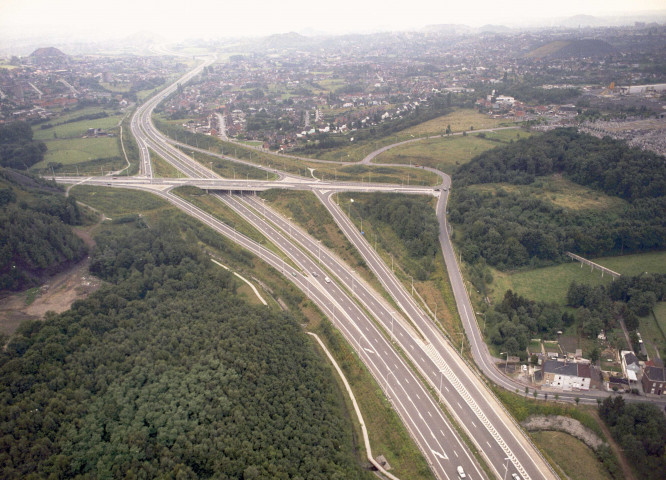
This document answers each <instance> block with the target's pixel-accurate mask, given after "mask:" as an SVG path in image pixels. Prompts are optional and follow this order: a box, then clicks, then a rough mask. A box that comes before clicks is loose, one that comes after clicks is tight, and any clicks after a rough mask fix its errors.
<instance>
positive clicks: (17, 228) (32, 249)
mask: <svg viewBox="0 0 666 480" xmlns="http://www.w3.org/2000/svg"><path fill="white" fill-rule="evenodd" d="M81 221H82V214H81V212H80V211H79V208H78V206H77V204H76V201H75V200H74V198H73V197H69V198H65V196H64V194H63V192H62V190H60V189H59V188H57V187H56V186H54V185H53V184H51V183H50V182H46V181H44V180H41V179H39V178H37V177H32V176H30V175H26V174H24V173H21V172H17V171H13V170H11V169H5V168H0V292H2V291H3V290H20V289H23V288H27V287H30V286H33V285H37V284H39V283H40V282H41V281H43V280H44V279H45V278H46V277H47V276H49V275H52V274H54V273H56V272H58V271H60V270H61V269H63V268H65V267H66V266H67V265H70V264H71V263H73V262H76V261H78V260H80V259H81V258H83V256H84V255H85V254H86V253H87V249H86V247H85V245H84V244H83V241H82V240H81V239H80V238H79V237H77V236H76V235H75V234H74V233H73V231H72V229H71V228H70V226H71V225H77V224H80V223H81Z"/></svg>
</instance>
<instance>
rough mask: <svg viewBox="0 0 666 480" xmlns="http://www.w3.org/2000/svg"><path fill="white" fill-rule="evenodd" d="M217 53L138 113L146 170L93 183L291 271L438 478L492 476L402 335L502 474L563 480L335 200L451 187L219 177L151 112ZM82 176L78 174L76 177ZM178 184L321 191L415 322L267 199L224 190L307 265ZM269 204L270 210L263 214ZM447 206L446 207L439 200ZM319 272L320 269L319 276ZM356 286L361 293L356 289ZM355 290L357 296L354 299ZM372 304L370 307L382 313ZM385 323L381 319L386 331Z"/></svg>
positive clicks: (443, 196) (442, 194)
mask: <svg viewBox="0 0 666 480" xmlns="http://www.w3.org/2000/svg"><path fill="white" fill-rule="evenodd" d="M212 61H213V60H212V59H209V60H207V62H206V63H203V64H201V65H200V66H199V67H197V69H195V70H193V71H192V72H189V73H188V74H186V75H184V76H183V77H181V78H180V79H179V80H178V82H176V83H175V84H174V85H172V86H171V87H168V88H167V89H166V90H165V91H163V92H161V93H159V94H158V95H156V96H155V97H153V98H152V99H150V100H149V101H147V102H146V103H145V104H144V105H142V106H141V107H140V108H139V109H138V110H137V112H136V114H135V115H134V116H133V118H132V122H131V125H132V132H133V134H134V135H135V136H136V138H137V142H138V144H139V146H140V152H141V157H142V158H141V159H142V162H141V163H142V165H144V166H143V168H142V174H143V175H142V177H143V178H128V177H117V178H109V177H97V178H89V179H84V181H85V182H86V183H92V184H100V183H101V184H105V185H110V184H111V185H114V186H116V185H117V186H127V187H130V188H141V189H151V191H153V192H155V193H157V194H158V195H161V196H163V197H164V198H166V199H167V200H169V201H170V202H171V203H173V204H174V205H177V206H178V207H179V208H181V209H183V210H185V211H186V212H188V213H189V214H191V215H193V216H195V217H196V218H198V219H200V220H201V221H203V222H204V223H206V224H207V225H209V226H211V227H212V228H215V229H216V230H217V231H219V232H220V233H222V234H224V235H226V236H227V237H228V238H231V239H232V240H234V241H236V242H237V243H239V244H241V245H242V246H244V247H245V248H247V249H248V250H250V251H251V252H253V253H255V254H256V255H258V256H259V257H260V258H262V259H263V260H264V261H266V262H267V263H269V264H270V265H272V266H273V267H274V268H276V269H278V270H281V271H283V273H284V274H285V277H286V278H288V279H289V280H290V281H292V282H294V283H295V284H296V285H297V286H298V287H299V288H300V289H301V290H303V291H304V292H305V293H306V294H307V295H308V296H309V297H310V298H311V299H312V300H313V301H314V302H315V303H316V304H317V305H318V306H319V307H320V308H321V309H322V311H323V312H324V313H325V314H326V315H328V316H329V317H330V318H331V320H332V321H333V323H334V324H335V325H336V326H337V327H338V328H339V329H340V331H341V332H342V333H343V335H345V337H346V338H347V340H348V341H349V342H350V344H351V345H353V346H354V348H355V349H356V351H357V353H358V355H359V357H360V358H361V360H362V361H363V362H364V363H365V364H366V365H367V366H368V368H369V370H370V371H371V373H372V374H373V375H374V376H375V378H376V379H377V381H378V383H379V384H380V386H381V387H382V389H383V390H384V391H385V392H386V394H387V396H388V397H389V398H390V399H391V401H392V403H393V405H394V407H395V409H396V411H397V412H398V413H399V414H400V416H401V418H402V419H403V421H404V422H405V424H406V426H407V428H408V430H409V431H410V433H411V435H412V437H413V438H414V439H415V440H416V442H417V444H418V445H419V447H420V448H421V450H422V451H423V453H424V455H425V457H426V459H427V460H428V462H429V463H430V465H431V468H432V469H433V471H434V472H435V474H436V476H437V477H438V478H455V476H456V475H455V467H456V466H457V465H463V467H464V468H465V470H466V471H467V472H468V473H470V478H484V475H483V473H482V471H481V470H480V469H479V468H478V466H477V465H476V462H475V461H474V460H473V459H472V458H471V457H470V456H469V454H468V453H467V448H466V447H464V446H463V443H462V442H461V440H460V438H459V437H458V435H457V434H456V433H455V432H454V430H453V429H452V428H451V427H450V425H449V423H448V421H447V419H446V417H445V416H444V414H443V412H442V411H441V409H440V408H439V407H438V406H437V404H436V402H435V400H434V399H433V397H432V395H431V394H430V393H429V392H428V390H427V389H426V387H425V386H424V385H423V384H422V383H421V381H420V380H419V379H418V378H417V377H416V376H415V375H414V373H413V372H412V371H411V369H410V368H409V367H408V366H407V365H406V363H405V362H404V361H403V360H402V357H401V356H400V354H399V352H397V351H396V349H395V348H394V346H393V342H395V344H396V345H398V346H399V347H400V349H401V350H402V351H403V352H404V354H405V355H407V356H408V358H409V359H410V361H411V362H412V363H413V364H414V366H415V367H416V368H417V369H418V371H419V373H420V374H421V375H422V376H423V377H424V378H425V379H426V380H427V382H428V384H429V387H430V388H431V389H432V390H435V391H436V392H437V394H438V395H439V396H440V398H441V400H442V401H443V402H444V403H445V404H446V405H447V408H448V410H449V412H451V414H452V415H453V416H454V417H455V418H456V419H457V420H458V423H459V424H460V425H462V427H463V428H464V429H465V430H466V432H467V434H468V435H469V437H470V438H471V439H472V441H473V442H474V443H475V444H476V446H477V448H478V449H479V450H480V451H481V452H482V455H484V456H485V458H486V459H487V463H488V464H489V465H490V467H491V468H492V469H493V470H494V474H495V475H496V476H497V477H499V478H501V477H503V476H504V475H505V474H506V473H517V474H518V475H520V477H521V478H525V479H529V478H534V479H536V478H548V479H550V478H556V476H555V475H554V473H553V472H552V471H551V470H550V469H549V467H548V465H547V464H546V463H545V462H544V461H543V460H542V459H541V457H540V456H539V454H538V452H537V450H536V449H535V448H534V447H533V446H532V445H531V444H530V443H529V441H528V440H527V438H526V437H525V436H524V434H523V433H522V431H521V430H520V429H519V428H517V426H516V425H515V424H514V423H513V420H512V419H511V418H510V417H509V416H508V415H507V414H506V413H505V412H504V411H503V410H502V408H501V406H500V404H499V402H497V400H496V399H494V397H492V395H491V394H490V392H489V390H488V389H487V388H486V387H485V386H484V385H483V384H482V382H481V381H480V380H479V379H478V378H477V377H476V376H475V374H474V372H473V370H472V369H471V368H470V367H469V366H468V365H466V364H465V363H464V362H463V361H462V359H461V358H460V357H459V356H458V355H457V353H456V352H455V350H454V349H453V348H452V347H451V345H450V344H449V343H448V342H447V341H446V340H445V338H444V337H443V335H442V334H441V332H439V331H438V330H437V328H436V327H435V326H434V324H433V323H432V321H431V320H430V319H429V318H428V317H427V315H426V314H425V313H424V312H423V311H422V310H421V309H420V307H419V306H418V305H417V304H416V303H415V302H414V300H413V299H412V297H411V296H410V295H409V294H408V293H407V292H406V290H405V289H404V287H403V286H402V285H401V284H400V282H399V281H398V280H397V278H395V276H394V275H393V274H392V272H390V270H389V269H388V267H387V266H386V265H385V264H384V263H383V262H382V261H381V259H380V258H379V256H378V255H376V252H374V251H373V250H372V249H371V248H370V246H369V245H368V244H367V242H366V241H365V239H364V238H363V237H362V236H361V235H360V233H359V232H358V230H357V229H356V228H355V227H354V226H353V224H351V222H350V221H349V219H348V218H347V217H346V216H345V215H344V214H343V213H342V212H341V211H340V209H339V208H337V207H336V206H335V205H334V204H333V202H332V201H331V195H332V194H333V193H334V192H335V191H349V190H352V191H398V192H404V193H414V194H430V195H435V196H438V197H439V201H438V205H444V208H445V204H446V198H447V196H448V192H446V191H443V190H439V189H435V188H432V187H401V186H399V185H380V186H376V185H369V184H367V183H365V184H360V183H354V182H348V183H337V182H330V181H329V182H319V181H317V180H316V179H304V178H302V177H293V176H287V175H282V176H281V177H280V179H279V180H277V181H272V182H263V181H257V180H246V181H239V180H236V181H229V180H224V179H220V178H219V177H217V175H216V174H215V173H214V172H212V171H211V170H209V169H207V168H205V167H203V166H201V165H200V164H198V163H197V162H195V161H194V160H192V159H191V158H190V157H188V156H187V155H185V154H184V153H183V152H182V151H180V150H178V149H177V148H175V147H173V146H172V145H170V144H169V143H168V142H167V141H166V139H165V138H164V137H163V136H162V135H161V134H160V133H159V132H158V131H157V130H156V129H155V127H154V125H153V124H152V122H151V119H150V112H152V110H153V109H154V108H155V106H156V105H157V104H158V103H159V102H160V101H162V100H163V99H164V98H165V97H166V96H167V95H168V94H169V93H170V92H171V91H173V89H175V88H176V85H177V83H180V82H185V81H187V80H189V79H190V78H192V77H193V76H194V75H196V74H197V73H198V71H200V70H201V68H203V66H204V65H206V64H210V63H209V62H212ZM149 148H150V149H152V150H154V151H155V152H156V153H157V154H159V155H160V156H162V157H163V158H164V159H165V160H166V161H168V162H169V163H171V164H172V165H174V166H175V167H176V168H178V169H179V170H180V171H181V172H183V173H184V174H185V175H188V176H190V177H194V178H191V179H177V180H174V179H154V178H152V171H151V169H150V158H149V154H148V153H149V152H148V149H149ZM188 148H189V147H188ZM58 180H59V181H63V182H67V181H70V182H71V181H73V179H72V178H71V177H70V178H67V177H62V178H59V179H58ZM81 180H82V179H81V178H78V179H76V180H75V181H76V182H78V181H81ZM449 181H450V180H449ZM179 182H180V183H179ZM187 182H189V183H187ZM178 184H195V185H197V186H200V187H201V188H210V189H213V190H226V191H243V190H246V191H257V190H261V189H265V188H298V189H308V190H313V191H314V192H315V193H316V194H317V195H318V196H319V198H320V199H321V200H322V201H323V202H324V204H325V205H326V206H327V208H328V209H329V211H330V212H331V214H332V215H333V218H334V219H335V221H336V222H337V223H338V225H340V227H341V228H342V230H343V232H344V233H345V234H346V235H347V237H348V238H349V239H350V240H351V241H352V243H353V244H354V245H355V246H356V247H357V248H358V249H359V251H360V252H361V254H362V255H363V256H364V258H365V260H366V262H367V263H368V265H369V267H370V268H371V269H372V270H373V272H374V273H375V275H376V276H377V278H378V279H379V280H380V282H381V283H382V285H384V288H385V289H386V290H387V291H388V292H389V293H390V295H391V296H392V297H393V298H394V299H395V301H396V302H397V304H398V305H399V307H400V309H401V310H402V311H403V313H404V314H405V316H406V317H407V318H408V319H409V321H407V320H406V319H405V318H404V317H403V316H402V315H401V314H399V313H398V312H396V311H394V309H392V308H391V307H390V306H389V305H387V303H386V302H385V300H384V299H383V298H382V297H381V296H380V295H379V294H378V293H377V292H375V291H373V289H371V288H370V287H369V286H367V285H366V284H365V282H363V281H362V280H361V279H360V278H358V277H357V276H356V275H355V274H354V273H353V272H352V271H351V270H350V269H349V267H348V266H346V265H344V263H343V262H341V261H340V260H339V259H337V258H336V257H335V256H334V255H333V254H332V253H331V252H328V250H327V249H325V248H322V247H321V245H320V244H319V243H318V242H316V241H315V240H314V239H313V238H311V237H309V235H307V234H305V233H304V232H302V231H301V230H300V229H298V228H294V226H293V225H291V224H289V223H288V222H287V223H286V224H285V223H284V222H285V221H286V220H285V219H281V217H280V216H279V215H277V214H275V212H273V211H272V210H271V209H270V208H266V207H265V205H262V206H260V205H259V204H258V203H257V202H258V201H257V200H256V198H254V197H243V198H238V197H236V196H230V195H222V194H218V196H219V197H220V198H221V200H223V201H225V203H227V204H228V205H230V206H232V208H234V209H235V210H236V211H237V212H239V213H240V214H241V215H243V217H244V218H245V219H246V220H247V221H248V222H249V223H250V224H252V225H253V226H255V228H257V229H259V230H260V231H262V232H263V233H264V235H266V236H267V238H270V239H271V241H273V242H274V243H275V244H276V245H277V246H278V247H279V248H280V249H281V250H282V251H283V252H285V253H286V254H287V255H288V256H289V258H290V260H291V261H293V262H294V263H295V264H296V265H297V266H298V268H299V269H300V270H296V269H293V268H292V267H289V265H288V264H286V262H285V261H284V259H282V258H280V257H278V256H277V255H275V254H274V253H272V252H270V251H268V250H266V249H265V248H263V247H261V246H260V245H257V244H256V243H254V242H252V241H251V240H249V239H247V238H245V237H243V236H242V235H240V234H238V233H237V232H235V231H232V230H231V229H230V227H228V226H225V225H224V224H222V223H221V222H219V221H217V220H215V219H214V218H212V216H210V215H207V214H205V213H204V212H202V211H200V210H198V209H196V208H195V207H193V206H192V205H190V204H188V203H187V202H185V201H183V200H182V199H180V198H178V197H176V196H175V195H173V194H171V193H169V192H168V189H170V188H172V187H173V186H175V185H178ZM260 210H263V212H262V213H263V214H260V213H259V211H260ZM438 211H439V212H442V211H443V210H441V208H440V207H438ZM442 216H443V215H442ZM443 228H445V226H444V227H443ZM447 238H448V236H447ZM449 244H450V242H449ZM322 254H323V255H322ZM445 258H446V257H445ZM454 264H455V259H454ZM447 265H448V259H447ZM313 272H315V273H317V276H315V275H314V274H313ZM326 276H330V277H331V278H333V281H332V282H330V283H329V282H325V280H324V278H325V277H326ZM348 292H352V293H351V295H350V294H349V293H348ZM352 296H353V297H354V298H355V300H353V299H352V298H351V297H352ZM456 299H458V297H456ZM361 307H362V308H361ZM365 311H367V312H369V313H370V315H371V317H373V318H374V321H373V319H372V318H370V317H368V316H367V315H366V313H365ZM461 317H462V312H461ZM376 322H377V323H376ZM410 322H411V323H410ZM378 324H379V325H381V329H383V332H382V330H381V329H380V327H379V325H378ZM412 325H413V326H412ZM391 340H392V341H393V342H392V341H391ZM391 377H392V378H393V379H391Z"/></svg>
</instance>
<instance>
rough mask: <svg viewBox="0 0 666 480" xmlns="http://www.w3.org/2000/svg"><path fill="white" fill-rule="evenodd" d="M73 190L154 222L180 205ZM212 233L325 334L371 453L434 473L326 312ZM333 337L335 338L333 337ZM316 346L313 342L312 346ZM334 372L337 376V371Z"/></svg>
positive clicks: (111, 210) (225, 259) (270, 297)
mask: <svg viewBox="0 0 666 480" xmlns="http://www.w3.org/2000/svg"><path fill="white" fill-rule="evenodd" d="M72 191H73V193H74V194H75V195H76V197H77V198H78V199H79V200H80V201H82V202H84V203H86V204H88V205H91V206H92V207H94V208H96V209H98V210H100V211H102V212H104V213H105V214H106V215H108V216H109V217H112V218H113V217H122V216H125V215H133V214H141V215H142V216H143V217H144V218H145V219H146V221H147V222H148V224H150V223H152V222H155V221H157V219H158V218H159V216H161V215H174V214H178V211H177V209H175V208H174V207H171V206H170V205H169V204H168V203H167V202H165V201H163V200H161V199H159V198H158V197H155V196H153V195H151V194H149V193H147V192H141V191H136V190H122V189H108V188H99V187H89V186H83V185H82V186H76V187H74V188H73V189H72ZM183 196H184V197H189V198H188V199H191V197H192V196H194V195H191V194H190V195H187V194H186V195H183ZM199 200H200V202H199V203H200V205H199V206H201V207H206V208H205V209H206V210H210V211H211V212H215V213H216V216H218V217H220V218H221V219H224V218H226V222H227V223H230V224H232V225H234V226H235V228H236V229H237V230H238V231H239V232H240V233H243V234H245V235H248V236H250V237H252V238H255V240H257V241H261V238H263V237H260V235H261V234H259V233H258V232H257V231H256V230H254V229H253V227H251V226H250V225H248V224H247V223H245V222H244V221H243V220H242V219H240V217H237V216H235V214H234V213H233V212H231V211H230V210H229V209H228V208H227V207H226V206H224V205H223V204H222V203H221V202H219V201H217V200H215V199H214V198H213V197H212V196H208V195H205V196H200V198H199ZM223 221H224V220H223ZM210 238H217V239H218V240H216V241H212V240H211V241H210V243H208V244H206V245H203V246H204V247H205V248H206V250H208V251H209V252H211V253H212V254H213V256H214V257H215V258H217V259H218V260H220V262H221V263H223V264H225V265H227V266H229V267H230V268H232V270H234V271H237V272H239V273H240V274H241V275H243V276H244V277H245V278H247V279H249V280H250V281H252V282H253V283H254V284H255V285H256V286H257V288H258V289H259V290H260V291H261V293H262V296H263V297H264V298H265V299H266V300H267V301H268V303H269V306H270V308H288V309H289V310H290V311H291V312H292V314H293V315H295V316H296V317H297V318H299V319H300V321H301V323H303V324H304V325H305V328H306V329H307V330H310V331H313V332H315V333H318V334H319V335H320V337H322V339H323V340H324V342H325V343H326V344H327V346H328V348H329V349H330V350H331V352H332V354H333V355H334V357H335V358H336V361H337V362H338V363H339V364H340V366H341V368H342V369H343V371H344V372H345V375H346V376H347V380H348V381H349V383H350V385H351V388H352V390H353V391H354V394H355V396H356V399H357V402H358V404H359V408H360V409H361V412H362V414H363V417H364V421H365V424H366V428H367V429H368V435H369V438H370V443H371V446H372V448H373V454H374V455H375V456H376V455H380V454H381V455H384V456H385V457H386V458H387V460H388V462H389V463H390V464H391V466H392V467H393V470H392V471H391V472H392V473H394V474H395V475H396V476H398V477H399V478H410V479H417V480H420V479H423V480H430V479H432V478H434V476H433V475H432V473H431V472H430V470H429V468H428V465H427V463H426V461H425V459H424V458H423V456H422V455H421V453H420V451H419V450H418V448H417V447H416V445H415V444H414V443H413V441H412V440H411V438H410V437H409V434H408V432H407V430H406V429H405V427H404V425H403V424H402V422H401V421H400V419H399V417H398V416H397V414H396V413H395V411H394V410H393V409H392V408H391V405H390V404H389V402H388V401H387V399H386V398H385V397H384V395H383V393H382V391H381V389H380V387H379V385H378V384H377V383H376V382H375V380H374V378H373V377H372V376H371V375H370V373H369V372H368V371H367V369H366V368H365V366H364V365H363V364H362V363H361V361H360V360H359V359H358V357H357V356H356V354H355V353H354V352H353V350H352V349H351V347H350V346H349V345H348V344H347V343H346V342H345V341H344V340H343V339H342V337H341V336H340V334H339V333H337V332H335V331H333V332H331V331H330V329H328V328H326V327H325V326H323V325H322V320H323V319H324V318H325V317H324V316H323V315H322V314H321V312H320V311H319V310H318V308H317V307H316V306H315V305H314V304H313V303H312V302H310V301H309V300H307V299H306V298H305V297H304V296H303V294H302V293H301V292H300V291H298V290H297V289H296V288H295V287H294V286H293V285H292V284H291V283H290V282H285V281H284V277H283V276H282V275H280V274H279V272H277V271H276V270H275V269H273V268H271V267H269V266H267V265H266V264H265V263H264V262H262V261H260V260H258V259H257V258H255V257H252V256H251V255H250V254H248V253H247V252H244V251H243V250H241V249H240V248H239V247H236V246H234V245H232V244H231V243H230V242H228V241H226V240H221V239H220V236H219V235H216V234H214V233H213V234H212V236H211V237H210ZM238 286H239V292H241V294H242V295H247V296H248V300H251V301H253V302H254V301H258V300H253V298H254V299H256V297H255V296H254V293H252V292H251V290H250V289H249V287H247V290H248V291H247V292H245V291H244V288H246V287H244V282H240V281H238ZM332 338H333V340H331V339H332ZM313 348H315V347H314V346H313ZM331 373H332V375H334V376H335V373H334V372H333V371H332V372H331ZM334 378H335V379H336V382H338V384H339V385H340V388H341V393H340V394H341V395H343V396H344V398H345V403H346V404H347V410H348V414H349V415H350V416H351V417H352V419H353V421H354V425H355V438H356V440H357V443H358V444H359V445H358V447H359V456H361V455H362V453H361V452H362V451H363V450H364V449H363V446H362V441H361V438H362V437H361V430H360V426H359V425H358V424H357V423H356V417H355V416H354V415H353V410H352V409H351V408H352V407H351V404H350V402H349V400H348V397H347V396H346V395H344V394H343V393H342V392H343V391H342V385H341V382H340V381H339V380H338V379H337V377H334ZM359 460H360V461H362V462H363V461H365V458H364V457H363V458H359Z"/></svg>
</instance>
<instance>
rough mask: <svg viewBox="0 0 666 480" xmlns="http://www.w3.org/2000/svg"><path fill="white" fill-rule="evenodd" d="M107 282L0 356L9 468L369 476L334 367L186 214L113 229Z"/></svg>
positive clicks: (70, 473)
mask: <svg viewBox="0 0 666 480" xmlns="http://www.w3.org/2000/svg"><path fill="white" fill-rule="evenodd" d="M96 241H97V246H96V248H95V250H94V252H93V254H92V269H93V271H94V272H95V273H96V274H97V275H99V276H101V277H102V278H103V279H105V280H107V282H108V283H107V284H106V285H105V286H103V287H102V289H100V290H99V291H97V292H96V293H94V294H92V295H91V296H90V297H88V298H87V299H86V300H83V301H78V302H76V303H75V304H74V305H73V306H72V308H71V310H70V311H68V312H64V313H62V314H60V315H47V318H46V320H45V321H44V322H27V323H23V324H22V325H21V326H20V327H19V329H18V331H17V334H16V335H15V336H14V337H13V338H11V340H10V341H9V343H8V345H7V348H6V350H5V351H2V352H0V372H1V373H0V381H1V382H2V383H1V387H0V397H1V398H2V402H1V403H0V425H1V428H0V432H1V433H0V469H1V470H0V472H1V473H0V476H1V477H2V478H26V477H28V476H30V475H36V476H38V477H40V478H41V477H49V478H72V477H81V478H137V477H141V478H219V479H239V480H240V479H257V478H260V479H287V478H291V479H343V478H363V477H364V475H365V474H364V472H363V470H362V469H361V466H360V465H359V462H358V460H357V456H356V454H355V451H354V447H353V439H352V433H351V431H352V430H351V424H350V420H349V418H348V416H347V414H346V411H345V409H344V406H343V403H342V399H341V397H340V392H339V391H338V390H336V388H335V386H334V385H335V383H334V382H331V372H330V369H329V367H328V366H327V365H326V364H325V363H324V361H323V360H322V359H321V358H320V357H319V356H318V355H317V354H316V353H315V351H314V349H313V348H312V346H311V344H310V343H309V340H308V339H307V338H306V335H304V334H303V333H302V330H301V328H300V326H299V324H298V323H297V321H296V320H295V319H294V318H293V317H292V316H291V315H290V314H288V313H281V312H276V311H273V310H271V309H267V308H266V307H263V306H251V305H249V304H247V303H245V302H244V301H243V300H241V299H239V297H237V296H236V294H235V284H234V281H233V277H232V275H230V274H229V273H228V272H226V271H224V270H223V269H220V268H217V267H215V266H214V265H213V264H212V263H211V262H210V261H209V260H208V259H207V257H206V256H205V255H204V254H203V253H202V251H201V250H200V249H198V247H196V242H191V241H187V240H186V239H185V237H184V233H183V232H182V231H181V223H180V222H178V221H176V220H175V219H170V220H167V221H164V222H163V223H159V224H158V225H155V226H153V227H152V228H147V227H146V224H145V223H144V222H143V221H142V219H141V218H139V217H131V218H129V219H127V220H126V221H123V222H116V224H115V225H113V226H112V227H104V230H103V231H101V232H100V235H99V236H98V237H97V238H96Z"/></svg>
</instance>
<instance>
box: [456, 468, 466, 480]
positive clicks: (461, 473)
mask: <svg viewBox="0 0 666 480" xmlns="http://www.w3.org/2000/svg"><path fill="white" fill-rule="evenodd" d="M456 470H458V477H459V478H460V479H461V480H462V479H463V478H467V475H465V470H463V468H462V467H460V466H459V467H458V468H457V469H456Z"/></svg>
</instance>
